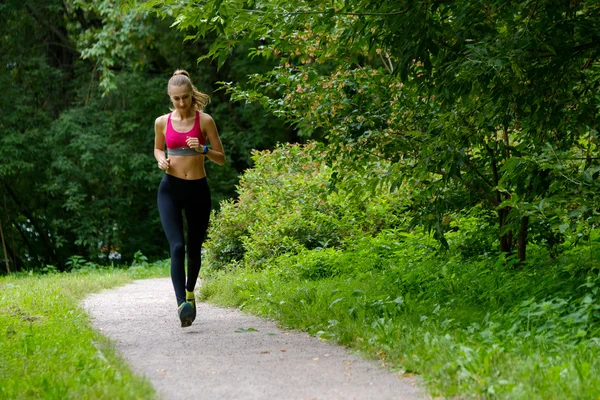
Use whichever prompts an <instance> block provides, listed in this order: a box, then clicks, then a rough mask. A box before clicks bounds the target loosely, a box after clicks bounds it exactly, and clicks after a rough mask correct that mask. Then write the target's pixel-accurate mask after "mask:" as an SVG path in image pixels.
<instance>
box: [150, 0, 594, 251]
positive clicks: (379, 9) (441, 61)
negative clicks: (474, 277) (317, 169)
mask: <svg viewBox="0 0 600 400" xmlns="http://www.w3.org/2000/svg"><path fill="white" fill-rule="evenodd" d="M598 7H600V5H599V4H598V2H595V1H576V2H562V3H560V2H556V1H553V0H545V1H529V0H528V1H518V2H510V3H507V2H505V1H495V0H489V1H485V2H483V3H482V2H473V1H468V0H462V1H452V2H445V1H444V2H426V3H419V4H414V3H413V2H409V1H373V0H361V1H356V2H346V1H345V2H342V1H333V2H325V3H315V2H310V1H297V2H283V1H280V0H267V1H260V2H252V3H248V2H245V1H240V0H232V1H226V2H223V1H219V0H209V1H202V2H200V1H192V2H188V3H186V4H185V5H182V4H180V2H178V1H175V0H150V1H146V2H144V4H143V7H142V8H143V9H145V10H151V9H152V10H155V11H156V12H158V13H159V14H162V15H165V14H169V13H172V14H173V15H174V16H175V18H176V25H177V26H178V27H179V29H181V30H184V31H190V30H193V34H192V35H191V37H193V38H202V37H206V36H208V35H213V34H217V35H218V36H217V38H216V40H214V41H213V43H212V45H211V48H210V51H209V52H207V53H206V54H204V55H203V56H202V57H201V58H213V59H216V60H217V62H218V63H219V64H222V63H224V62H225V60H226V58H227V57H228V56H229V54H230V52H231V51H232V49H233V48H234V47H235V46H236V44H237V43H238V42H239V41H241V40H244V41H246V40H248V38H250V39H253V40H255V43H256V46H255V47H254V48H253V49H250V51H249V55H250V56H252V57H265V58H268V59H275V60H277V61H278V65H277V66H275V67H274V68H273V69H272V70H271V71H269V72H267V73H261V74H254V75H252V76H251V83H252V84H253V87H248V85H236V84H235V83H225V87H226V88H228V90H229V91H230V92H231V93H232V96H233V97H234V98H235V99H237V100H244V101H247V102H254V103H259V104H261V105H263V107H265V109H266V110H267V111H269V112H270V113H272V114H273V115H275V116H278V117H281V118H284V119H285V120H286V121H288V122H290V123H293V124H296V126H297V127H298V129H299V132H302V133H303V134H306V135H310V134H311V133H312V132H315V131H317V132H318V131H323V132H325V135H326V138H327V140H328V141H329V143H331V144H333V145H334V146H332V147H330V151H331V152H333V153H335V154H342V155H344V156H345V158H346V159H345V161H344V164H345V167H346V169H348V168H354V167H358V168H360V166H361V165H362V163H363V161H364V158H365V155H367V157H371V156H372V155H376V156H378V157H380V158H381V159H384V160H389V161H391V162H392V167H391V168H392V169H393V170H396V171H397V172H399V173H397V174H392V175H393V176H401V179H402V181H403V182H407V181H409V182H411V186H415V185H416V186H423V188H424V189H425V190H423V191H422V192H421V193H420V196H419V197H417V198H415V202H414V205H415V209H418V210H419V211H418V212H417V213H415V222H418V223H419V224H422V225H424V226H426V227H427V229H428V230H430V231H433V232H434V233H435V235H436V237H437V238H438V239H439V240H440V241H441V242H442V243H443V244H444V243H445V242H444V233H445V231H444V228H443V226H442V224H441V223H440V221H441V220H442V219H443V218H444V217H445V216H446V215H447V214H449V213H452V212H454V211H460V210H464V209H465V208H469V207H471V206H473V205H475V204H481V205H482V206H484V207H485V208H486V209H487V210H494V211H496V213H497V224H496V229H497V237H498V239H499V241H498V242H499V246H500V250H501V251H503V252H506V253H509V254H510V253H512V252H513V249H517V251H518V256H519V258H520V259H521V260H525V258H526V253H525V250H526V245H527V243H528V242H530V241H531V240H532V237H531V236H530V235H529V234H530V231H531V229H530V227H531V226H536V225H537V224H538V222H540V221H544V223H546V224H547V225H546V229H545V232H546V233H547V234H548V237H547V238H544V240H547V241H552V240H553V239H552V237H555V236H557V235H559V234H560V233H564V231H565V230H566V228H564V227H565V226H567V227H569V226H570V225H571V224H575V223H576V222H577V221H578V220H579V219H582V218H583V219H587V220H588V221H589V222H591V223H592V224H594V223H596V222H597V220H598V216H597V213H596V212H595V211H594V204H597V193H598V182H599V179H598V172H599V167H598V161H597V160H598V157H596V155H597V120H598V99H599V98H598V92H599V91H598V89H599V88H600V87H599V85H600V66H599V64H598V52H599V51H600V41H598V38H597V33H596V32H598V29H599V28H600V18H598V15H599V13H598V11H599V8H598ZM373 179H376V177H373ZM538 234H540V233H539V232H538Z"/></svg>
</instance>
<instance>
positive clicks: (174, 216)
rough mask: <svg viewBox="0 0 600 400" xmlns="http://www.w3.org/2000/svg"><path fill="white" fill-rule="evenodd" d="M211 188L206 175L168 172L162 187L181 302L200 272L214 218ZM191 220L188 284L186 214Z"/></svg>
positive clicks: (160, 207)
mask: <svg viewBox="0 0 600 400" xmlns="http://www.w3.org/2000/svg"><path fill="white" fill-rule="evenodd" d="M210 206H211V203H210V189H209V188H208V183H207V181H206V178H202V179H197V180H185V179H181V178H176V177H174V176H172V175H168V174H165V176H164V177H163V179H162V181H161V182H160V186H159V187H158V212H159V214H160V220H161V222H162V226H163V229H164V231H165V235H167V240H168V241H169V248H170V251H171V280H172V281H173V288H174V289H175V297H176V299H177V305H180V304H181V303H183V302H184V301H185V290H186V289H187V290H188V291H190V292H192V291H193V290H194V287H195V286H196V279H198V273H199V272H200V265H201V262H202V261H201V256H200V252H201V249H202V242H204V236H205V235H206V229H207V228H208V220H209V218H210ZM182 211H184V212H185V218H186V220H187V267H188V268H187V283H186V276H185V266H184V259H185V253H186V248H185V240H184V234H183V215H182Z"/></svg>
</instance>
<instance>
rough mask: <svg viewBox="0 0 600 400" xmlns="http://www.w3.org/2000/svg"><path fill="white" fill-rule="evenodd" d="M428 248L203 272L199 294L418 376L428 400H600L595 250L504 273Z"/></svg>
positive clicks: (320, 253) (297, 258)
mask: <svg viewBox="0 0 600 400" xmlns="http://www.w3.org/2000/svg"><path fill="white" fill-rule="evenodd" d="M432 245H433V244H432V243H431V241H430V240H429V239H427V238H426V237H424V236H411V235H404V236H402V235H398V234H397V233H391V234H384V235H382V236H380V237H378V238H375V239H365V240H363V241H361V242H360V243H358V244H357V245H356V246H354V247H353V248H350V249H348V250H346V251H344V252H342V251H337V250H331V249H328V250H313V251H303V252H300V254H298V255H284V256H280V257H278V258H276V259H273V260H270V261H269V262H268V263H267V266H266V268H265V269H264V270H261V271H253V270H250V269H236V270H233V271H231V272H229V273H224V272H213V273H211V274H209V275H208V276H207V277H206V278H205V282H204V285H203V287H202V289H201V293H202V296H203V298H205V299H208V300H210V301H212V302H215V303H217V304H220V305H226V306H238V307H241V308H243V309H245V310H248V311H249V312H252V313H255V314H258V315H261V316H266V317H269V318H274V319H277V320H279V321H280V322H281V323H282V324H283V325H285V326H287V327H292V328H299V329H302V330H306V331H308V332H309V333H311V334H314V335H317V336H320V337H322V338H325V339H330V340H334V341H337V342H339V343H341V344H344V345H348V346H351V347H353V348H355V349H358V350H360V351H361V352H363V353H364V354H365V355H367V356H370V357H377V358H380V359H382V360H384V361H385V362H386V363H387V364H388V366H389V367H390V368H393V369H399V370H404V371H407V372H415V373H418V374H421V375H422V377H423V378H424V381H425V382H426V385H427V387H428V389H429V390H430V391H431V393H432V394H433V395H435V396H439V395H441V396H445V397H453V396H460V397H461V398H462V397H469V398H470V397H475V398H507V399H598V398H599V397H600V298H599V293H598V291H599V290H600V276H599V274H598V270H599V267H600V262H599V260H598V254H599V253H600V252H599V251H598V250H596V252H591V251H590V250H589V249H585V248H581V249H575V250H573V251H570V252H569V251H567V252H566V253H565V254H564V255H563V256H562V257H561V258H559V259H558V260H554V261H552V260H547V259H545V258H543V257H541V256H540V257H538V258H536V256H535V254H534V253H535V251H532V254H533V255H532V257H531V262H530V263H528V264H527V265H523V266H521V267H519V268H512V267H511V262H510V260H508V261H507V260H503V259H499V260H497V259H492V258H489V257H479V258H469V259H466V260H465V259H462V258H461V257H459V256H456V255H451V254H445V255H437V254H436V252H435V249H434V247H433V246H432Z"/></svg>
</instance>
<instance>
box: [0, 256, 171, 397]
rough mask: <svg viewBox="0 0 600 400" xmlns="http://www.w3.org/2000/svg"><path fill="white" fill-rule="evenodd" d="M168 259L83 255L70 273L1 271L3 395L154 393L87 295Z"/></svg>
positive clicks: (155, 271)
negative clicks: (88, 308)
mask: <svg viewBox="0 0 600 400" xmlns="http://www.w3.org/2000/svg"><path fill="white" fill-rule="evenodd" d="M168 271H169V269H168V263H166V262H157V263H154V264H149V263H148V262H147V261H146V260H144V257H143V256H142V255H140V254H138V255H137V256H136V258H135V261H134V262H133V265H132V266H131V267H130V268H113V267H106V266H102V265H98V264H93V263H91V262H89V261H87V260H84V259H82V258H79V259H77V260H76V261H75V262H73V263H71V264H70V269H69V273H59V272H58V271H56V270H48V269H47V270H46V271H44V275H41V274H34V273H16V274H11V275H10V276H4V277H0V332H1V333H2V338H1V339H0V353H1V354H2V357H0V382H1V383H2V384H1V385H0V397H2V398H3V399H114V398H119V399H141V398H143V399H151V398H154V396H155V392H154V388H153V387H152V385H151V384H150V382H148V381H147V380H146V379H144V378H141V377H139V376H136V375H134V374H133V373H132V371H131V369H130V368H129V366H127V364H126V363H125V361H124V360H123V359H122V357H121V355H119V354H118V352H116V351H115V349H114V343H111V342H110V341H109V340H108V339H107V338H106V337H104V336H102V335H101V334H100V332H98V331H96V330H93V329H92V328H91V326H90V318H89V316H88V315H86V314H85V312H83V311H82V309H81V301H82V300H83V299H84V298H85V297H86V296H89V295H90V294H92V293H96V292H99V291H101V290H103V289H108V288H111V287H115V286H118V285H123V284H125V283H128V282H131V281H132V280H133V279H142V278H149V277H161V276H167V275H168Z"/></svg>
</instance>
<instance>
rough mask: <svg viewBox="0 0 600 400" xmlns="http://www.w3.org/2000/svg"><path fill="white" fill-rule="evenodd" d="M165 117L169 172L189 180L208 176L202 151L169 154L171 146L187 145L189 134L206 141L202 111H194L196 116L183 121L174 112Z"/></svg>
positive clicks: (164, 132)
mask: <svg viewBox="0 0 600 400" xmlns="http://www.w3.org/2000/svg"><path fill="white" fill-rule="evenodd" d="M164 118H165V129H164V131H163V134H164V135H165V142H166V144H167V157H168V158H169V160H170V166H169V169H168V170H167V174H169V175H173V176H175V177H177V178H181V179H188V180H193V179H202V178H204V177H205V176H206V172H205V170H204V155H202V154H200V153H198V154H197V155H191V156H190V155H185V156H176V155H171V154H169V148H173V147H187V145H186V143H185V139H186V137H187V136H191V137H199V138H200V142H201V143H202V142H204V143H205V142H206V139H205V138H204V135H203V133H202V128H201V126H200V119H201V118H200V112H199V111H196V112H195V113H194V118H186V119H185V120H183V121H182V120H180V119H177V117H174V115H173V113H171V114H167V115H165V116H164ZM195 124H198V125H197V128H198V129H194V128H195ZM169 125H170V126H169ZM167 131H168V132H167ZM167 134H168V137H167Z"/></svg>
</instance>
